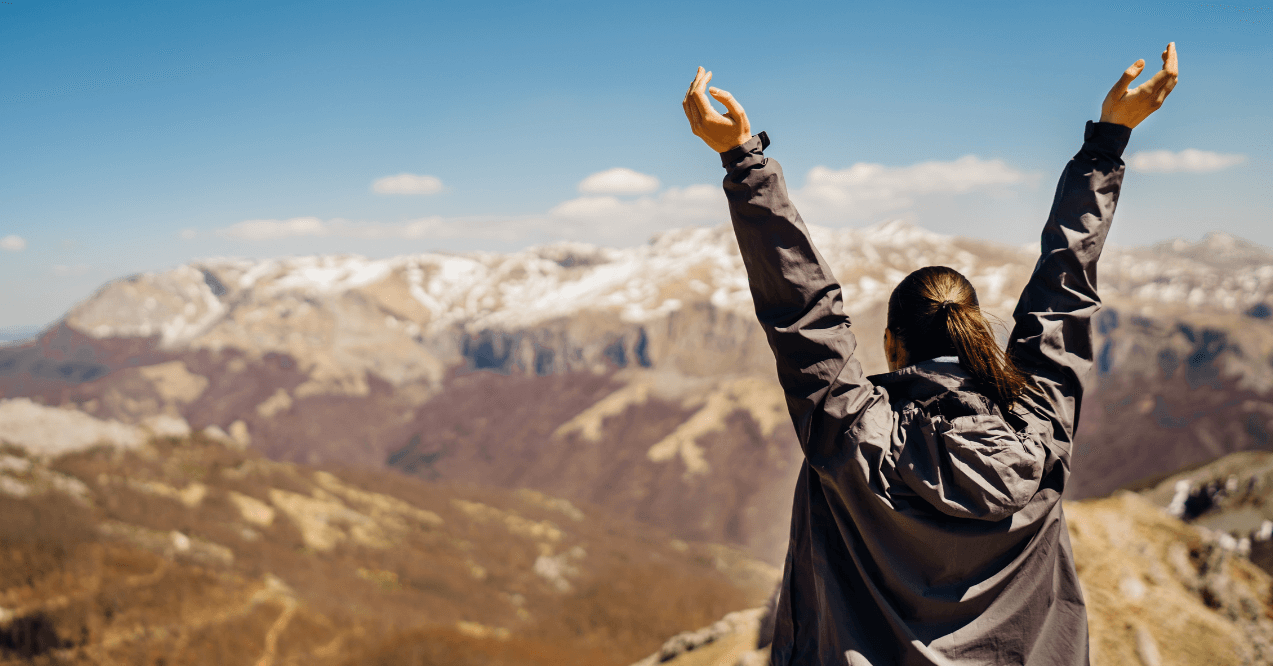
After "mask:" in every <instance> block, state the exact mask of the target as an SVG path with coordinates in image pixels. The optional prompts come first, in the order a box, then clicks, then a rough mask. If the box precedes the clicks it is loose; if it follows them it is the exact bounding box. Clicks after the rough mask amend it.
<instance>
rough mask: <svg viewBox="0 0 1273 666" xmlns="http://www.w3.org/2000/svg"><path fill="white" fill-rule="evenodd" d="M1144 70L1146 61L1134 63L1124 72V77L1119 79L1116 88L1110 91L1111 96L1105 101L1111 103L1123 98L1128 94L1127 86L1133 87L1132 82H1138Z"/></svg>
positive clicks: (1106, 97) (1107, 96)
mask: <svg viewBox="0 0 1273 666" xmlns="http://www.w3.org/2000/svg"><path fill="white" fill-rule="evenodd" d="M1144 69H1145V61H1144V59H1141V60H1137V61H1136V62H1134V63H1132V66H1131V67H1128V68H1127V69H1125V70H1123V75H1122V76H1120V77H1119V78H1118V83H1115V84H1114V87H1113V88H1110V89H1109V94H1108V95H1106V96H1105V100H1106V101H1109V100H1116V99H1119V98H1121V97H1122V96H1123V95H1124V94H1126V93H1127V86H1129V85H1131V82H1132V81H1134V80H1136V77H1138V76H1140V73H1141V71H1142V70H1144Z"/></svg>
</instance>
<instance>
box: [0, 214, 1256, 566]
mask: <svg viewBox="0 0 1273 666" xmlns="http://www.w3.org/2000/svg"><path fill="white" fill-rule="evenodd" d="M815 237H816V240H817V242H818V245H819V247H820V248H821V250H822V251H823V253H824V255H825V256H826V257H827V258H828V261H830V262H831V264H832V266H833V267H834V269H835V271H836V275H837V277H838V278H839V279H840V280H841V282H842V283H843V285H844V294H845V299H846V304H847V307H848V311H849V313H850V314H851V316H852V317H853V319H854V327H855V331H857V333H858V335H859V337H860V340H861V344H860V345H859V347H858V350H859V353H860V354H861V357H862V361H863V365H864V366H865V367H866V369H867V370H868V372H877V371H882V370H884V361H883V355H882V349H881V345H880V343H879V342H878V340H879V337H880V336H881V334H882V333H881V331H882V325H883V319H884V306H885V300H886V298H887V295H888V293H889V290H890V289H891V286H892V285H893V284H895V283H896V282H897V281H898V280H900V279H901V277H902V276H904V275H905V274H906V273H907V272H909V271H911V270H913V269H914V268H917V267H919V266H921V265H926V264H944V265H949V266H952V267H955V268H957V269H959V270H961V271H963V272H964V273H965V274H967V275H968V276H969V278H970V279H971V280H972V282H973V284H974V285H976V287H977V288H978V290H979V293H980V297H981V302H982V305H983V307H985V308H986V309H987V310H988V311H990V312H992V313H994V314H996V315H998V316H999V317H1001V318H1007V317H1009V316H1010V314H1011V310H1012V307H1013V306H1014V304H1015V297H1016V294H1017V293H1018V292H1019V290H1020V288H1021V286H1022V285H1023V283H1024V281H1025V279H1026V278H1027V276H1028V274H1029V272H1030V270H1031V268H1032V266H1033V263H1034V260H1035V256H1034V254H1033V253H1032V251H1031V250H1029V249H1026V248H1018V247H1010V246H1004V245H999V244H994V243H989V242H984V241H976V240H969V239H962V238H956V237H948V236H941V235H937V234H933V233H930V232H927V231H924V230H922V229H918V228H915V227H911V226H908V225H906V224H903V223H896V222H895V223H888V224H884V225H879V226H876V227H871V228H866V229H856V230H837V231H833V230H825V229H821V230H815ZM1100 284H1101V291H1102V295H1103V298H1104V299H1105V301H1106V306H1105V308H1104V309H1103V310H1102V312H1101V314H1100V315H1099V317H1098V318H1097V320H1096V328H1097V331H1096V334H1097V344H1098V347H1097V348H1096V349H1097V352H1098V363H1097V368H1096V371H1095V373H1094V382H1095V384H1094V385H1095V390H1094V391H1093V393H1091V394H1089V395H1088V396H1087V397H1086V399H1085V400H1084V411H1083V415H1082V419H1081V422H1080V440H1079V442H1080V446H1079V447H1078V448H1077V449H1076V452H1075V457H1074V474H1073V477H1072V485H1071V487H1070V488H1069V489H1068V490H1067V492H1068V493H1069V495H1070V497H1071V498H1073V499H1078V498H1082V497H1092V496H1098V495H1102V494H1106V493H1108V492H1111V491H1113V490H1114V489H1116V488H1118V487H1120V486H1123V485H1125V484H1127V483H1131V482H1134V481H1137V480H1139V479H1142V478H1144V477H1148V476H1154V475H1162V474H1167V473H1171V472H1173V471H1175V470H1177V469H1180V468H1182V467H1186V466H1189V465H1192V464H1197V463H1200V462H1203V461H1206V460H1210V459H1212V458H1215V457H1217V456H1220V455H1223V454H1226V453H1230V452H1234V451H1241V450H1251V449H1258V448H1261V447H1266V446H1268V444H1269V436H1270V435H1269V433H1270V432H1271V431H1273V406H1271V403H1270V400H1269V390H1270V387H1273V363H1271V361H1273V317H1271V316H1270V315H1271V314H1273V310H1270V304H1271V303H1273V298H1270V289H1273V253H1270V252H1269V251H1268V250H1267V249H1265V248H1262V247H1259V246H1255V245H1252V244H1250V243H1247V242H1245V241H1242V240H1241V239H1237V238H1233V237H1231V236H1225V235H1220V234H1214V235H1211V236H1208V237H1207V238H1205V239H1204V240H1202V241H1200V242H1197V243H1189V242H1184V241H1177V242H1174V243H1164V244H1160V245H1156V246H1153V247H1147V248H1109V249H1107V251H1106V254H1105V257H1104V258H1103V260H1102V263H1101V273H1100ZM0 398H5V399H9V400H14V399H20V398H25V399H30V400H33V401H35V402H37V403H40V404H45V405H54V406H64V407H70V408H74V409H75V410H78V411H81V412H83V413H86V414H91V415H94V416H97V417H101V418H105V419H111V420H116V421H119V422H121V423H124V424H130V425H139V424H152V425H154V424H155V423H158V422H162V424H160V426H157V427H161V429H164V432H171V433H174V434H175V433H182V432H187V431H190V432H207V433H208V434H209V436H212V437H229V438H231V439H234V440H235V441H238V442H240V443H243V444H247V445H250V446H252V447H253V448H255V449H256V450H259V451H261V452H263V453H264V454H265V455H267V456H268V457H269V458H271V459H273V460H280V461H293V462H298V463H305V464H344V465H356V466H362V467H368V468H379V467H383V466H385V465H388V466H391V467H394V468H397V469H400V470H403V471H406V472H409V473H411V474H414V475H417V476H419V477H420V478H423V479H427V480H434V481H444V482H453V483H480V484H493V485H498V486H501V487H505V488H518V487H528V488H534V489H536V490H538V491H541V492H545V493H549V494H551V495H554V496H559V497H563V498H566V499H569V500H570V501H574V502H581V503H590V504H595V505H599V506H601V507H603V508H605V509H606V510H608V511H612V512H615V513H616V514H618V515H622V516H625V517H627V518H632V519H637V520H640V521H643V522H647V523H651V524H654V525H658V526H661V527H663V528H664V529H667V530H669V531H670V532H671V533H673V534H675V535H677V536H678V537H680V538H683V539H689V540H702V541H713V542H729V543H734V544H738V545H741V546H744V547H746V548H747V549H749V551H750V552H752V553H754V554H756V555H758V556H761V557H764V558H767V559H768V560H769V561H771V562H775V563H776V562H777V561H779V558H781V555H782V553H781V549H782V544H784V543H785V524H786V520H787V515H788V510H789V509H788V507H789V494H790V488H791V486H792V483H793V481H794V475H795V472H796V469H797V466H798V461H799V455H800V454H799V450H798V448H797V447H796V445H795V440H794V436H793V432H792V430H791V426H790V425H789V424H788V421H787V419H786V416H785V408H784V403H783V398H782V396H781V394H780V393H779V391H778V389H777V386H776V382H775V381H774V376H773V361H772V359H771V357H770V355H769V351H768V349H767V347H766V344H765V342H764V339H763V336H762V335H761V332H760V330H759V327H758V326H757V325H756V323H755V320H754V315H753V314H752V312H751V302H750V297H749V292H748V290H747V285H746V280H745V275H744V273H743V270H742V265H741V259H740V257H739V255H738V252H737V248H736V246H735V245H734V241H733V238H732V234H731V232H730V231H729V230H728V229H727V228H715V229H683V230H678V231H672V232H668V233H665V234H662V235H660V236H658V237H657V238H655V239H654V240H653V241H652V242H651V243H649V244H648V245H643V246H639V247H633V248H625V249H609V248H599V247H593V246H588V245H582V244H574V243H560V244H554V245H548V246H542V247H536V248H530V249H527V250H524V251H521V252H515V253H507V254H497V253H474V254H466V255H443V254H424V255H409V256H403V257H398V258H394V259H387V260H376V261H373V260H368V259H363V258H359V257H348V256H346V257H296V258H288V259H271V260H260V261H249V260H222V259H216V260H214V259H210V260H206V261H202V262H198V263H194V264H190V265H186V266H181V267H179V268H177V269H174V270H171V271H167V272H162V273H154V274H144V275H136V276H131V277H129V278H125V279H121V280H117V281H114V282H111V283H108V284H107V285H105V286H104V287H103V288H102V289H101V290H100V291H99V292H98V293H96V294H94V295H93V296H92V297H91V298H88V299H87V300H85V301H84V302H83V303H81V304H80V305H78V306H77V307H76V308H74V309H73V310H72V311H71V312H70V313H68V315H67V316H66V317H65V319H64V320H62V321H61V322H59V323H58V324H57V325H55V326H53V327H51V328H50V329H48V330H47V331H45V332H44V333H43V335H41V336H40V337H39V338H38V339H37V340H35V341H33V342H29V343H24V344H21V345H18V346H10V347H4V348H0Z"/></svg>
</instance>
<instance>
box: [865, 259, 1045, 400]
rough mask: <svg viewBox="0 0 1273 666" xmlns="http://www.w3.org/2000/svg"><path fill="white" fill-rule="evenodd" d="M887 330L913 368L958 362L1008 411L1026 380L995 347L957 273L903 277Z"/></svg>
mask: <svg viewBox="0 0 1273 666" xmlns="http://www.w3.org/2000/svg"><path fill="white" fill-rule="evenodd" d="M888 328H889V330H890V331H892V332H893V335H894V336H895V337H897V338H898V340H899V341H900V342H901V343H902V347H903V348H904V349H905V350H906V354H907V356H908V357H909V358H910V360H911V361H912V362H915V361H923V360H927V359H930V358H936V357H938V356H950V355H954V356H958V357H959V363H960V365H962V366H963V368H964V370H966V371H967V372H968V374H969V375H972V378H973V381H974V382H975V383H976V384H977V386H978V388H979V389H980V390H981V391H982V392H983V393H984V394H985V395H986V397H988V398H990V399H991V400H992V401H993V402H994V403H995V404H997V405H998V406H999V407H1000V409H1003V410H1004V411H1007V410H1009V409H1011V407H1012V404H1013V403H1014V402H1016V399H1017V397H1018V396H1020V395H1021V391H1022V390H1024V388H1025V383H1026V381H1025V377H1024V376H1023V375H1022V374H1021V372H1020V371H1019V370H1017V368H1016V365H1014V364H1013V363H1012V359H1010V358H1008V355H1007V354H1005V353H1004V351H1003V350H1002V349H1000V348H999V345H998V343H996V342H995V338H994V332H993V331H992V330H991V328H990V324H989V322H987V321H986V318H985V316H984V315H983V314H982V312H981V307H980V305H979V304H978V302H977V292H976V290H974V289H973V287H972V284H971V283H969V282H968V279H967V278H965V277H964V276H963V275H961V274H960V273H959V272H958V271H956V270H953V269H950V268H946V267H944V266H928V267H926V268H921V269H919V270H917V271H915V272H914V273H911V274H910V275H908V276H906V279H904V280H902V282H901V284H899V285H897V288H896V289H894V290H893V294H892V296H890V297H889V301H888Z"/></svg>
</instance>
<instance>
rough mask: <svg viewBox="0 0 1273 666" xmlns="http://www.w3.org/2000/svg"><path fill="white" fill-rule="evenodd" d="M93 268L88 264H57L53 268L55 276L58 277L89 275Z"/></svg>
mask: <svg viewBox="0 0 1273 666" xmlns="http://www.w3.org/2000/svg"><path fill="white" fill-rule="evenodd" d="M91 268H92V267H91V266H89V265H88V264H76V265H74V266H64V265H62V264H55V265H54V266H53V274H54V275H56V276H58V277H78V276H80V275H83V274H85V273H87V272H88V271H89V269H91Z"/></svg>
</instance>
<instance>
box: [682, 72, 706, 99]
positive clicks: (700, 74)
mask: <svg viewBox="0 0 1273 666" xmlns="http://www.w3.org/2000/svg"><path fill="white" fill-rule="evenodd" d="M701 78H703V66H702V65H699V67H698V71H697V72H696V73H695V74H694V80H693V81H690V87H689V90H686V91H685V95H686V96H687V97H688V96H689V95H692V94H693V93H694V88H696V87H698V81H699V79H701Z"/></svg>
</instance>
